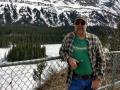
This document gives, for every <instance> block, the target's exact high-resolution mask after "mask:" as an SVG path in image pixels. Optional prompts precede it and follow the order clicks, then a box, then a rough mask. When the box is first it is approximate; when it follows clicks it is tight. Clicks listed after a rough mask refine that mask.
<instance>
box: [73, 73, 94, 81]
mask: <svg viewBox="0 0 120 90" xmlns="http://www.w3.org/2000/svg"><path fill="white" fill-rule="evenodd" d="M73 76H76V77H79V78H81V79H83V80H85V79H89V78H93V74H91V75H84V76H83V75H79V74H76V73H73Z"/></svg>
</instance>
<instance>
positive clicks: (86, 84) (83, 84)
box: [68, 76, 94, 90]
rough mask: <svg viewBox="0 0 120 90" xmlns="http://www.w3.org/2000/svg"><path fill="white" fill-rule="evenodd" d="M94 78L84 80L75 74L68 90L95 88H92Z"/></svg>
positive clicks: (89, 89) (90, 89)
mask: <svg viewBox="0 0 120 90" xmlns="http://www.w3.org/2000/svg"><path fill="white" fill-rule="evenodd" d="M91 84H92V78H89V79H86V80H82V79H81V78H79V77H76V76H74V77H73V79H72V82H71V84H70V86H69V87H68V90H94V89H92V88H91Z"/></svg>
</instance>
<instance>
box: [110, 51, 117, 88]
mask: <svg viewBox="0 0 120 90" xmlns="http://www.w3.org/2000/svg"><path fill="white" fill-rule="evenodd" d="M112 54H113V57H114V58H113V69H112V80H111V84H112V88H111V90H114V84H115V76H116V68H117V64H118V63H117V60H118V55H117V53H112Z"/></svg>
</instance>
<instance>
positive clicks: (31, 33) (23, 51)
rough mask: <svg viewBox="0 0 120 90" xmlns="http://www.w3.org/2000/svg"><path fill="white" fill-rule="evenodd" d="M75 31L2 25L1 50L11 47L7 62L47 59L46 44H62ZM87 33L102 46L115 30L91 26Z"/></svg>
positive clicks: (0, 34)
mask: <svg viewBox="0 0 120 90" xmlns="http://www.w3.org/2000/svg"><path fill="white" fill-rule="evenodd" d="M71 31H74V27H73V26H68V27H66V26H65V27H47V26H41V27H40V26H32V25H20V24H18V25H17V24H16V25H5V26H2V25H0V48H7V47H11V46H12V49H11V50H10V51H9V53H8V55H7V56H6V55H5V59H6V60H7V61H10V62H13V61H21V60H30V59H37V58H43V57H46V54H45V52H46V51H45V47H44V46H43V47H41V45H44V44H61V43H62V40H63V38H64V36H65V35H66V34H67V33H69V32H71ZM87 32H90V33H94V34H96V35H97V36H98V37H99V38H100V40H101V41H102V44H105V43H106V42H107V41H108V40H107V37H108V36H109V35H111V34H113V28H110V27H106V26H89V27H88V28H87Z"/></svg>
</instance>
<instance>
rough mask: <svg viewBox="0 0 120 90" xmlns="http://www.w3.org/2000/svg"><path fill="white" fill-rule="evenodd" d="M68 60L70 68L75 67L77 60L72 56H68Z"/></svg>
mask: <svg viewBox="0 0 120 90" xmlns="http://www.w3.org/2000/svg"><path fill="white" fill-rule="evenodd" d="M68 62H69V64H70V66H71V68H72V70H74V69H76V67H77V62H78V61H77V60H76V59H74V58H72V57H69V58H68Z"/></svg>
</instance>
